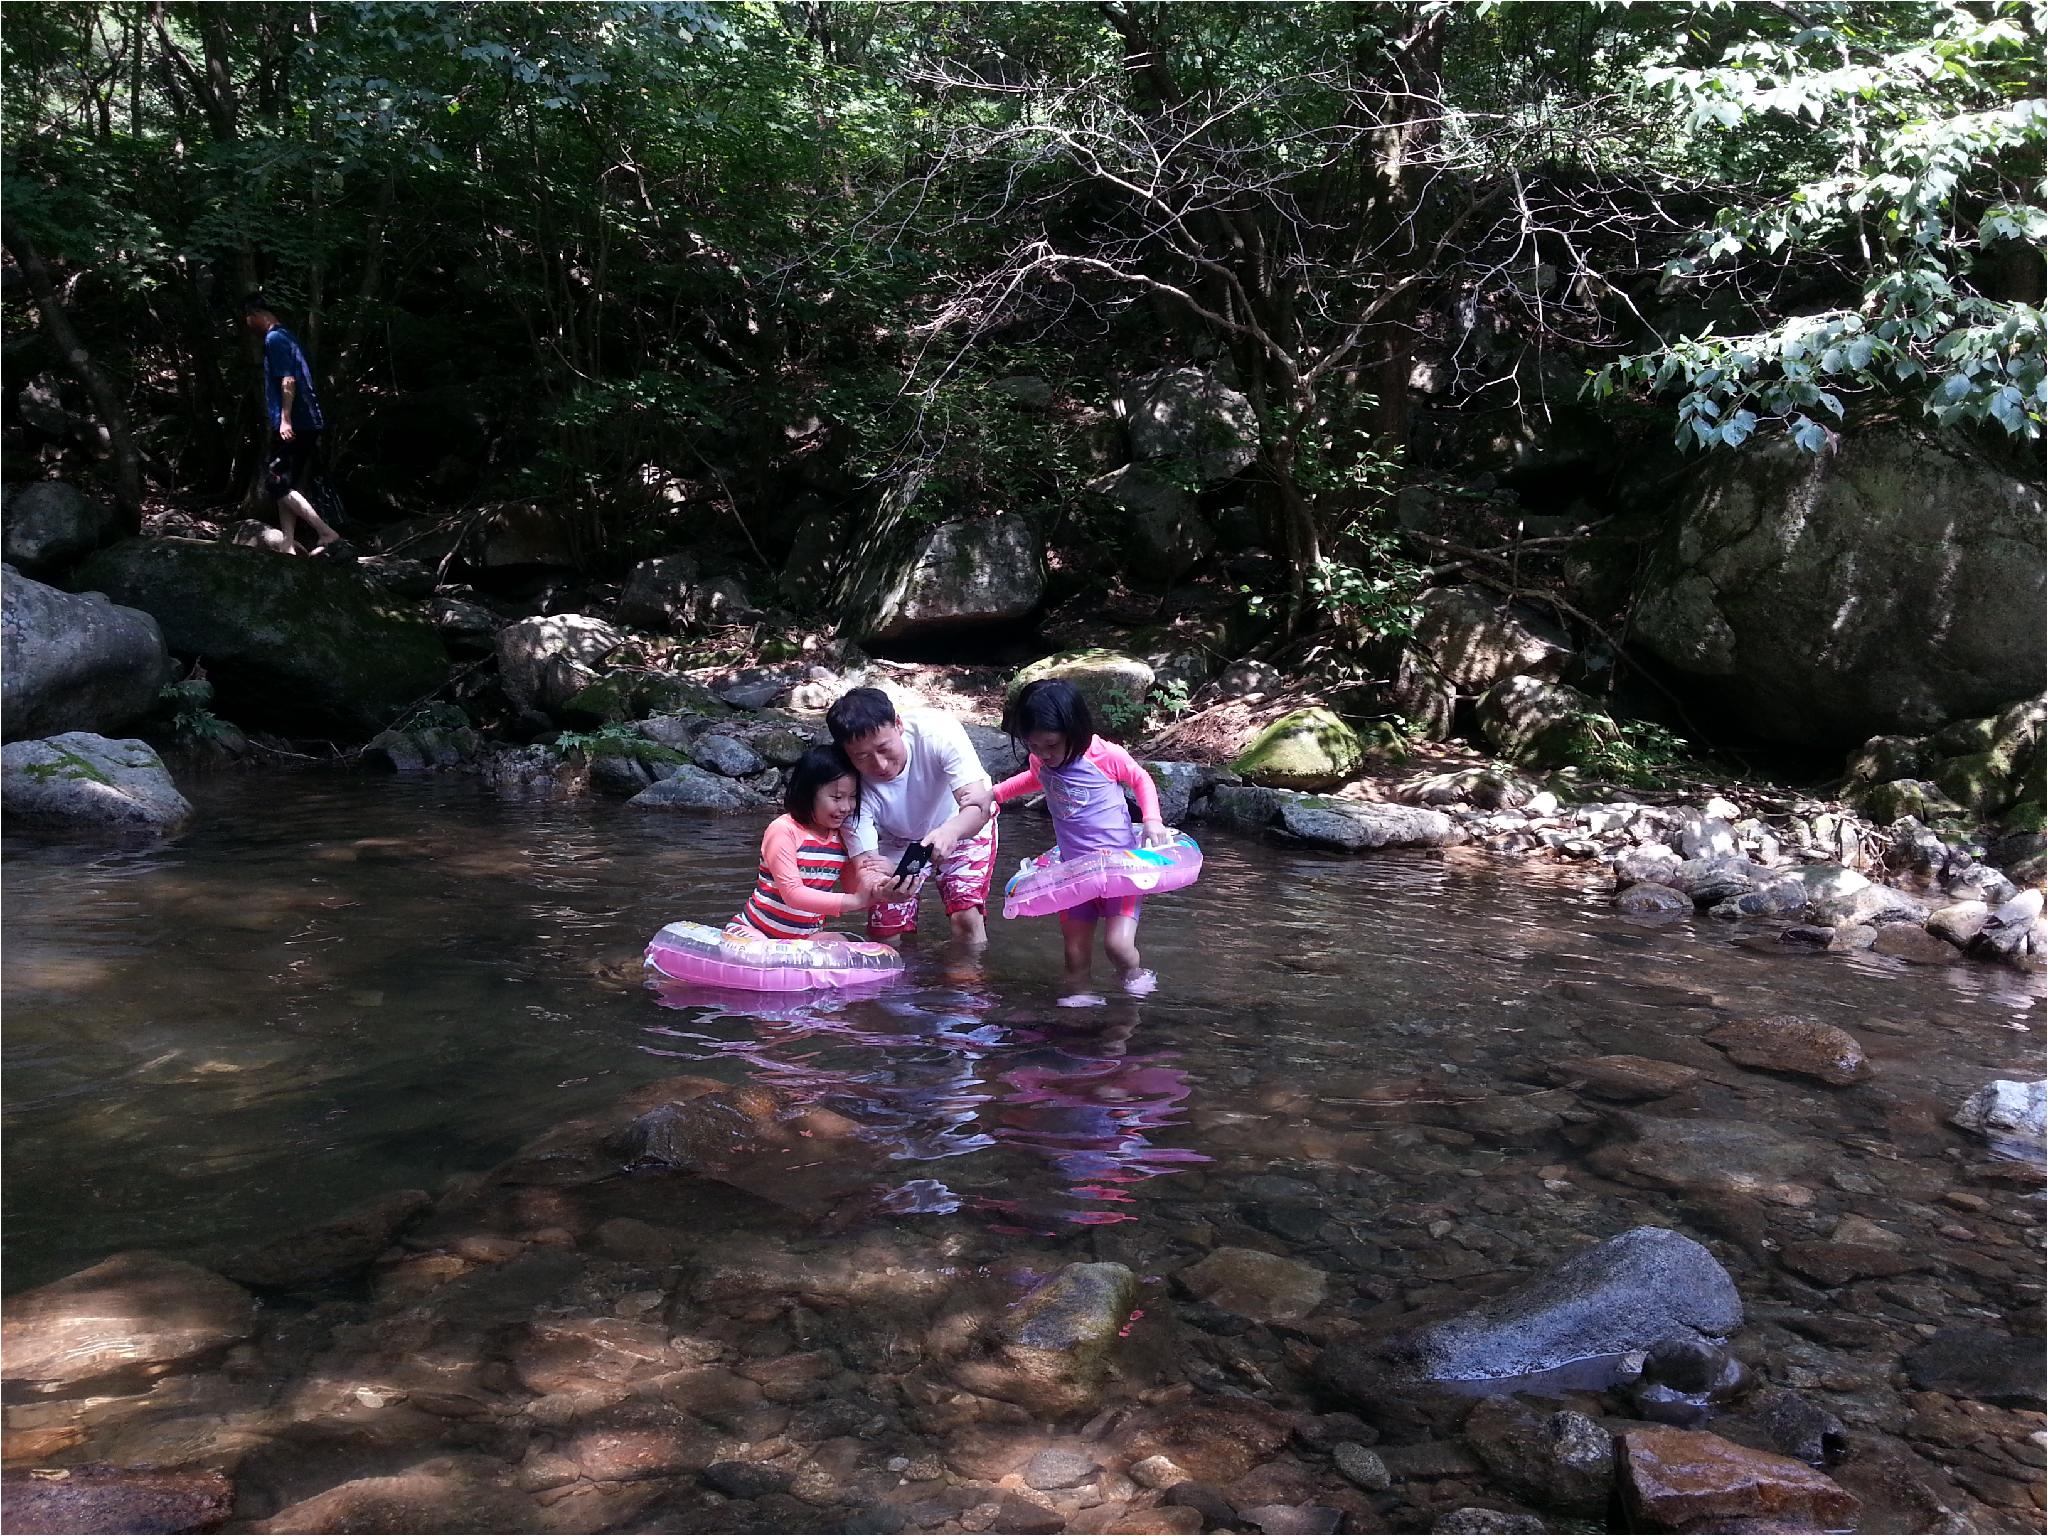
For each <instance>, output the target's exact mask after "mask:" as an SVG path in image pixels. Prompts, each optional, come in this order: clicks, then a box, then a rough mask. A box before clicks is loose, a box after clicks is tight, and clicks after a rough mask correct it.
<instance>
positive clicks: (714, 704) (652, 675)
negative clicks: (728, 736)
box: [558, 672, 732, 725]
mask: <svg viewBox="0 0 2048 1536" xmlns="http://www.w3.org/2000/svg"><path fill="white" fill-rule="evenodd" d="M558 713H559V714H560V715H561V717H562V719H563V720H564V721H566V722H568V723H569V724H571V725H611V724H613V723H615V722H618V721H626V720H645V719H648V718H649V717H650V716H653V715H710V716H713V717H717V716H721V715H729V714H731V713H732V710H731V708H730V707H729V706H728V705H726V704H724V703H723V702H721V701H720V699H719V697H718V695H716V694H715V693H713V692H712V691H711V690H710V689H709V688H706V687H705V686H704V685H703V684H702V683H693V682H691V681H690V680H689V679H688V678H686V677H674V676H671V675H669V674H667V673H663V672H612V673H608V674H606V675H605V676H604V677H601V678H599V679H598V680H597V681H596V682H594V683H592V684H591V685H590V686H589V687H587V688H582V689H579V690H577V691H576V692H575V693H573V694H571V695H570V696H569V698H568V699H567V701H566V702H564V703H563V705H562V706H561V709H560V710H559V711H558Z"/></svg>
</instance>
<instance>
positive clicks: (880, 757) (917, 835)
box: [825, 688, 996, 944]
mask: <svg viewBox="0 0 2048 1536" xmlns="http://www.w3.org/2000/svg"><path fill="white" fill-rule="evenodd" d="M825 724H826V726H827V727H828V728H829V729H830V730H831V732H832V739H833V740H834V741H835V742H837V743H838V744H839V747H840V749H841V750H842V751H843V752H845V753H846V755H847V757H849V758H850V759H852V761H853V766H854V769H855V770H856V771H857V772H858V773H859V774H860V812H859V814H858V815H856V816H855V817H854V819H853V820H852V822H850V823H849V824H848V825H847V828H846V851H847V852H848V853H849V854H851V855H853V860H854V869H855V878H856V879H857V880H858V881H860V883H861V884H862V885H864V886H867V887H870V888H873V889H874V900H873V902H872V903H871V904H870V905H869V907H868V933H869V935H870V936H872V937H874V938H877V939H894V938H898V937H900V936H901V935H903V934H906V933H914V932H916V931H917V900H918V895H919V893H920V892H921V891H922V890H923V887H924V877H923V876H922V875H918V876H914V877H911V878H909V879H906V880H903V881H898V880H897V879H896V878H895V875H896V866H897V865H898V864H899V863H900V862H901V861H902V858H903V854H904V850H905V849H907V848H909V846H910V845H911V844H912V843H923V844H924V845H925V846H926V847H928V848H930V849H931V861H932V862H931V867H932V872H933V873H935V874H936V875H937V876H938V881H939V894H940V895H941V896H943V897H944V898H945V902H946V916H947V917H948V918H949V919H950V920H951V922H952V924H953V937H954V938H956V939H962V940H965V941H966V942H967V943H969V944H981V943H985V942H986V941H987V939H988V926H987V924H986V922H985V921H984V918H983V914H984V913H985V911H986V910H987V907H988V893H989V885H990V883H991V882H992V881H993V879H994V878H995V868H996V825H995V817H996V800H995V787H994V785H992V784H991V783H990V782H989V776H988V770H987V769H985V768H983V767H982V766H981V759H980V758H979V757H978V756H977V755H976V754H975V751H974V743H973V742H971V741H969V740H968V739H967V732H966V731H965V730H963V729H961V726H960V722H959V721H957V720H955V719H953V718H952V717H951V716H950V715H942V714H940V713H938V712H937V711H936V710H930V709H913V710H910V711H908V713H907V714H905V715H898V714H897V713H896V705H895V704H894V702H892V701H891V699H890V698H889V695H887V694H886V693H884V692H882V690H881V689H879V688H856V689H854V690H853V691H852V692H850V693H848V694H846V695H845V696H844V697H843V698H841V699H840V700H839V702H838V703H836V704H834V705H833V706H832V708H831V710H830V711H829V712H828V713H827V714H826V716H825Z"/></svg>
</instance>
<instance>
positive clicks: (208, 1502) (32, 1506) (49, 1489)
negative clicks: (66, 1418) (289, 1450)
mask: <svg viewBox="0 0 2048 1536" xmlns="http://www.w3.org/2000/svg"><path fill="white" fill-rule="evenodd" d="M234 1502H235V1485H234V1484H233V1483H232V1482H230V1481H229V1480H228V1479H227V1478H226V1477H223V1476H222V1475H221V1474H220V1473H218V1472H203V1471H198V1470H196V1469H180V1470H175V1471H171V1470H163V1469H159V1468H156V1467H111V1466H104V1465H100V1464H91V1465H87V1466H78V1467H63V1468H58V1469H42V1468H38V1469H37V1470H36V1471H34V1472H9V1473H7V1474H6V1475H5V1477H0V1503H4V1504H5V1506H6V1509H7V1529H8V1530H9V1531H12V1532H19V1533H21V1536H42V1533H44V1532H59V1531H129V1532H135V1533H138V1536H154V1533H158V1532H175V1531H207V1530H212V1529H213V1528H214V1527H215V1526H217V1525H219V1524H220V1523H221V1522H222V1521H223V1520H225V1519H227V1517H228V1513H229V1511H230V1510H232V1509H233V1507H234Z"/></svg>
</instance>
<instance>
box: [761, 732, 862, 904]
mask: <svg viewBox="0 0 2048 1536" xmlns="http://www.w3.org/2000/svg"><path fill="white" fill-rule="evenodd" d="M782 805H783V809H784V811H785V812H786V813H787V814H785V815H781V816H778V817H776V818H775V820H773V821H771V822H770V823H769V824H768V830H767V831H766V832H764V833H762V834H761V867H760V870H759V871H758V873H757V874H756V876H755V880H754V894H753V895H751V896H749V897H748V898H747V904H746V905H745V906H744V907H742V908H740V913H739V916H737V917H735V918H734V919H733V920H732V922H731V923H730V924H729V925H727V928H726V931H727V932H728V933H730V934H731V935H732V936H733V937H734V938H739V939H762V938H766V939H808V938H811V937H813V936H814V935H815V934H817V933H818V932H819V930H821V929H822V928H823V927H824V926H825V922H826V920H827V919H828V918H834V917H841V916H844V915H845V914H846V913H848V912H859V911H862V910H864V909H865V908H866V907H867V904H868V901H869V894H868V892H867V891H866V890H853V891H842V890H839V889H837V886H838V884H839V881H840V877H841V876H842V875H843V874H844V873H845V872H846V843H845V840H844V839H843V837H842V836H841V832H842V830H843V829H844V828H845V826H846V824H847V823H848V822H850V821H852V820H853V818H854V814H855V813H856V812H857V811H859V809H860V779H859V777H858V776H857V775H856V774H855V773H854V771H853V764H852V763H851V762H849V761H847V757H846V754H845V753H844V752H842V751H840V750H839V748H837V747H812V748H811V749H810V750H809V751H808V752H806V753H804V755H803V756H802V757H800V758H798V759H797V763H796V766H795V767H794V768H792V769H791V770H790V772H789V787H788V788H787V789H786V790H784V791H783V795H782Z"/></svg>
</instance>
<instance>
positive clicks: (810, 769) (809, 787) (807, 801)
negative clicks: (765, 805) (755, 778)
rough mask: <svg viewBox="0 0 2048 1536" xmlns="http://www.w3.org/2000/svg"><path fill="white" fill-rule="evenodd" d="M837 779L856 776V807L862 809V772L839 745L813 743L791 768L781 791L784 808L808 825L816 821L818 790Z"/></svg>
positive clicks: (856, 809)
mask: <svg viewBox="0 0 2048 1536" xmlns="http://www.w3.org/2000/svg"><path fill="white" fill-rule="evenodd" d="M835 779H852V780H853V808H854V810H855V811H859V809H860V776H859V775H858V774H856V773H855V772H854V771H853V762H852V760H851V759H850V758H848V757H847V755H846V754H845V753H844V752H842V751H840V750H839V748H837V747H812V748H811V749H810V750H809V751H807V752H805V753H804V755H803V756H802V757H800V758H798V759H797V760H796V766H795V767H794V768H792V769H790V770H789V785H788V787H787V788H785V789H784V790H783V791H782V808H783V809H784V810H785V811H787V812H789V814H790V815H792V816H794V817H795V818H796V819H797V820H798V821H800V822H802V823H803V824H804V825H805V826H807V827H814V826H816V825H817V823H816V822H815V821H813V820H812V819H811V818H812V817H813V816H815V815H816V814H817V809H818V791H819V790H821V789H823V788H824V787H825V786H826V785H827V784H830V783H831V782H832V781H833V780H835Z"/></svg>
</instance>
